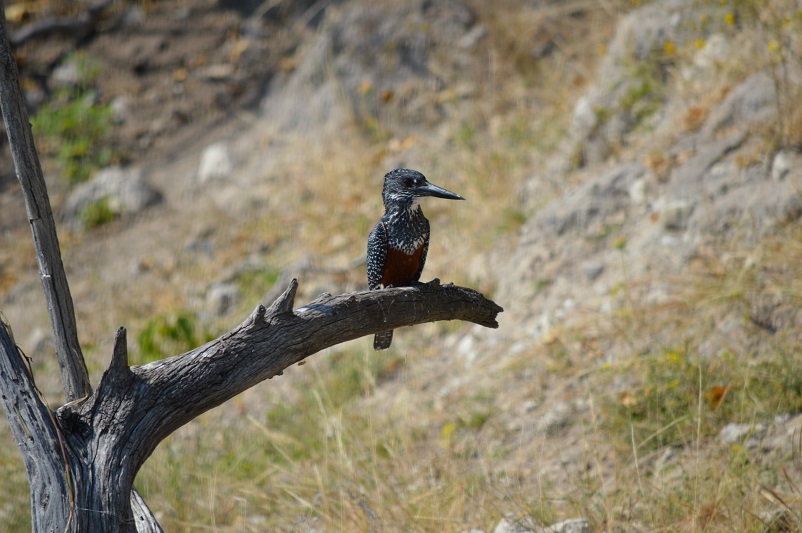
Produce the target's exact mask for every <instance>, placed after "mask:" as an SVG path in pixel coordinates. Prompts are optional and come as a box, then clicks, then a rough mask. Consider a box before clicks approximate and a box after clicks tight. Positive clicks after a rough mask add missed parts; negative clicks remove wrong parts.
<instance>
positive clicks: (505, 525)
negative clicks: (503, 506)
mask: <svg viewBox="0 0 802 533" xmlns="http://www.w3.org/2000/svg"><path fill="white" fill-rule="evenodd" d="M522 522H526V523H527V525H526V526H525V525H524V524H523V523H522ZM528 525H530V521H529V520H528V519H527V520H516V521H513V520H508V519H506V518H502V519H501V521H500V522H499V523H498V525H497V526H496V529H494V530H493V533H531V532H532V531H535V529H534V527H527V526H528Z"/></svg>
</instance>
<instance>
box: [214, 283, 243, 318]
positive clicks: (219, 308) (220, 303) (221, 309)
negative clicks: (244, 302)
mask: <svg viewBox="0 0 802 533" xmlns="http://www.w3.org/2000/svg"><path fill="white" fill-rule="evenodd" d="M239 299H240V290H239V287H237V286H236V285H235V284H233V283H215V284H213V285H212V286H211V287H209V289H208V290H207V291H206V309H208V310H209V311H210V312H212V313H214V314H215V315H216V316H218V317H219V316H223V315H225V314H226V313H228V312H229V311H230V310H231V308H232V307H234V304H235V303H236V302H238V301H239Z"/></svg>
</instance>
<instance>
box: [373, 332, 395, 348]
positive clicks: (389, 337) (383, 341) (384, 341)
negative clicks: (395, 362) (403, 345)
mask: <svg viewBox="0 0 802 533" xmlns="http://www.w3.org/2000/svg"><path fill="white" fill-rule="evenodd" d="M391 342H393V330H391V329H390V330H387V331H382V332H381V333H377V334H376V336H375V337H373V349H374V350H386V349H387V348H389V347H390V343H391Z"/></svg>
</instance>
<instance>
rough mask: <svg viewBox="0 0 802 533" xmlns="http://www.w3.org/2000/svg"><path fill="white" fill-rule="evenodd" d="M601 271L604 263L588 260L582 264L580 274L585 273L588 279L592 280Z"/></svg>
mask: <svg viewBox="0 0 802 533" xmlns="http://www.w3.org/2000/svg"><path fill="white" fill-rule="evenodd" d="M602 272H604V265H603V264H601V263H599V262H598V261H590V262H588V263H585V264H584V265H582V274H584V275H585V277H586V278H587V279H588V281H594V280H595V279H596V278H598V277H599V276H600V275H601V273H602Z"/></svg>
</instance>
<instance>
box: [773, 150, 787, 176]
mask: <svg viewBox="0 0 802 533" xmlns="http://www.w3.org/2000/svg"><path fill="white" fill-rule="evenodd" d="M790 170H791V160H790V158H789V157H788V154H787V153H786V152H777V155H775V156H774V161H772V163H771V179H773V180H774V181H780V180H782V179H783V178H785V175H786V174H788V172H790Z"/></svg>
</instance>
